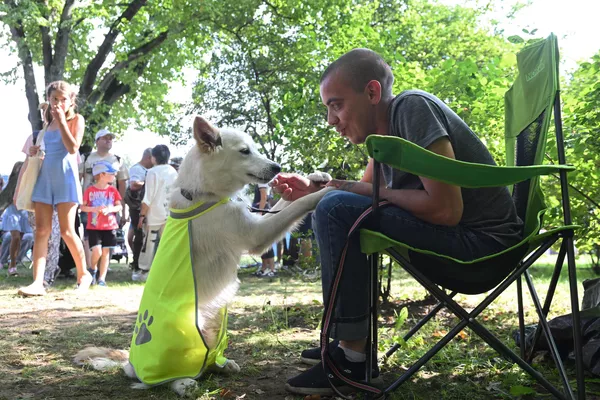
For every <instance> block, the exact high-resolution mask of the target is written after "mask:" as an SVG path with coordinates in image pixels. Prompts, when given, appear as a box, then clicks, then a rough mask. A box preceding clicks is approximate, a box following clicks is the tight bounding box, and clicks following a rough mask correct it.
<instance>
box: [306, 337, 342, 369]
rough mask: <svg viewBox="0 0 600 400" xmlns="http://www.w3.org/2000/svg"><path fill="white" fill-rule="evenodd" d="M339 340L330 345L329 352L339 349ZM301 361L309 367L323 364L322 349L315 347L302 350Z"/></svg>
mask: <svg viewBox="0 0 600 400" xmlns="http://www.w3.org/2000/svg"><path fill="white" fill-rule="evenodd" d="M338 344H339V340H334V341H333V342H331V343H329V352H330V353H331V352H332V351H333V350H334V349H336V348H337V347H338ZM300 361H302V362H303V363H304V364H308V365H316V364H318V363H320V362H321V347H314V348H312V349H306V350H302V353H301V354H300Z"/></svg>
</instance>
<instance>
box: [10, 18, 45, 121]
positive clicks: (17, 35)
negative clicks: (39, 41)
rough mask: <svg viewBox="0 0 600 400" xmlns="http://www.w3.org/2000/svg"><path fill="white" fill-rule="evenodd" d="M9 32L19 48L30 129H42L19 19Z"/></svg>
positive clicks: (32, 77) (31, 70)
mask: <svg viewBox="0 0 600 400" xmlns="http://www.w3.org/2000/svg"><path fill="white" fill-rule="evenodd" d="M10 33H11V35H12V38H13V40H14V41H15V43H16V44H17V48H18V49H19V58H20V59H21V62H22V64H23V77H24V78H25V95H26V96H27V103H28V105H29V122H30V123H31V128H32V130H39V129H42V116H41V114H40V112H39V110H38V107H39V105H40V100H39V96H38V92H37V88H36V84H35V75H34V74H33V59H32V57H31V51H30V50H29V48H28V47H27V44H26V43H25V32H24V31H23V27H22V26H21V21H18V23H17V24H16V25H15V26H11V27H10Z"/></svg>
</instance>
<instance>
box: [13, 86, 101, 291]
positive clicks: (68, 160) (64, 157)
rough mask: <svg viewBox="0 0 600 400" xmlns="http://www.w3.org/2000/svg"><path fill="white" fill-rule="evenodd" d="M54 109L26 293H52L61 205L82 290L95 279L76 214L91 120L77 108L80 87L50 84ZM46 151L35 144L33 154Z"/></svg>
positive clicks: (49, 112)
mask: <svg viewBox="0 0 600 400" xmlns="http://www.w3.org/2000/svg"><path fill="white" fill-rule="evenodd" d="M46 99H47V100H48V103H49V105H48V108H47V109H46V110H45V111H44V120H45V122H46V132H45V134H44V137H43V144H44V147H45V155H44V161H43V163H42V167H41V170H40V174H39V176H38V179H37V182H36V184H35V187H34V189H33V195H32V197H31V199H32V201H33V202H34V203H35V224H36V233H35V242H34V245H33V283H32V284H31V285H29V286H27V287H24V288H21V289H19V294H22V295H24V296H40V295H44V294H46V291H45V289H44V270H45V268H46V257H47V255H48V238H49V237H50V233H51V230H52V211H53V209H54V207H56V211H57V213H58V221H59V225H60V234H61V237H62V239H63V240H64V241H65V244H66V245H67V247H68V248H69V251H70V252H71V255H72V256H73V260H75V265H76V268H77V290H86V289H88V288H89V286H90V283H91V282H92V276H91V275H90V274H89V272H87V270H86V268H85V267H84V265H85V256H84V252H83V244H82V242H81V239H80V238H79V236H77V234H76V233H75V214H76V212H77V206H78V204H80V203H81V185H80V182H79V169H78V165H77V158H76V154H77V152H78V150H79V146H80V145H81V141H82V139H83V132H84V129H85V121H84V119H83V117H82V116H81V115H79V114H77V113H75V92H74V91H73V89H72V88H71V86H70V85H69V84H68V83H67V82H63V81H56V82H52V83H50V84H49V85H48V87H47V88H46ZM38 151H41V149H40V146H37V145H36V146H32V147H31V148H30V151H29V153H30V155H34V154H36V153H37V152H38Z"/></svg>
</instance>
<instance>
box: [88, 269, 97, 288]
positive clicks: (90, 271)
mask: <svg viewBox="0 0 600 400" xmlns="http://www.w3.org/2000/svg"><path fill="white" fill-rule="evenodd" d="M88 272H89V273H90V275H91V276H92V283H91V285H95V284H96V283H98V282H97V281H98V270H97V269H89V268H88Z"/></svg>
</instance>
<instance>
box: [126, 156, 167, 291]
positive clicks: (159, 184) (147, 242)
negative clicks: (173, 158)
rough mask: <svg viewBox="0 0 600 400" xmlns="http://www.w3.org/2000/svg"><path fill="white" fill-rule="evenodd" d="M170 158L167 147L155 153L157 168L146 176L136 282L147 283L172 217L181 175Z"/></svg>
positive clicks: (135, 273) (140, 221)
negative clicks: (173, 193)
mask: <svg viewBox="0 0 600 400" xmlns="http://www.w3.org/2000/svg"><path fill="white" fill-rule="evenodd" d="M170 155H171V152H170V151H169V148H168V147H167V146H165V145H164V144H159V145H158V146H155V147H154V148H153V149H152V163H153V164H154V167H152V168H150V169H149V170H148V175H146V184H145V186H146V191H145V193H144V199H143V200H142V208H141V211H140V220H139V222H138V229H143V230H144V243H143V245H142V251H141V252H140V257H139V260H138V268H139V269H137V270H134V271H133V273H132V274H131V279H132V280H133V281H135V282H145V281H146V278H147V276H148V271H150V267H151V265H152V261H153V260H154V255H155V253H156V249H157V248H158V244H159V242H160V237H161V236H162V233H163V230H164V229H165V225H166V223H167V217H168V216H169V201H170V196H171V193H170V192H171V187H172V186H173V184H174V183H175V179H177V171H175V170H174V169H173V167H171V166H170V165H169V164H168V162H169V157H170Z"/></svg>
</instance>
